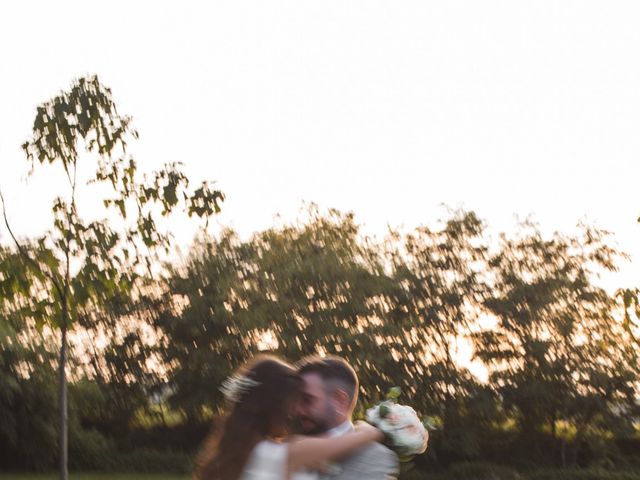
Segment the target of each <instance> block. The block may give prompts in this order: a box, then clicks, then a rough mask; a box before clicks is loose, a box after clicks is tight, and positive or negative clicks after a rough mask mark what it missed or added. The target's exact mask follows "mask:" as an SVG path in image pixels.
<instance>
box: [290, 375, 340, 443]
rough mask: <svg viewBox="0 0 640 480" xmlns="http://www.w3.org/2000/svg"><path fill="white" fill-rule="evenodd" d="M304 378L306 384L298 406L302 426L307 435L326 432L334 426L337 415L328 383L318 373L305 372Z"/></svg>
mask: <svg viewBox="0 0 640 480" xmlns="http://www.w3.org/2000/svg"><path fill="white" fill-rule="evenodd" d="M302 378H303V380H304V386H303V389H302V396H301V399H300V405H299V407H298V420H299V422H300V427H301V428H302V431H303V433H305V434H306V435H318V434H320V433H324V432H326V431H327V430H329V429H330V428H331V427H332V426H333V425H332V420H333V418H334V416H335V415H334V412H333V409H332V408H331V401H330V398H329V397H330V396H329V394H328V393H327V389H326V385H325V383H324V380H323V379H322V377H321V376H320V375H318V374H317V373H313V372H309V373H305V374H304V375H302Z"/></svg>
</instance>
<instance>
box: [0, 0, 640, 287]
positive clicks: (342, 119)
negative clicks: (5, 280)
mask: <svg viewBox="0 0 640 480" xmlns="http://www.w3.org/2000/svg"><path fill="white" fill-rule="evenodd" d="M639 25H640V3H639V2H637V1H628V2H616V1H606V2H605V1H601V2H595V1H587V0H579V1H566V0H564V1H560V2H559V1H557V0H553V1H541V0H535V1H529V2H522V1H516V0H505V1H480V0H469V1H440V2H435V1H424V0H422V1H402V2H391V1H387V2H381V1H374V0H363V1H344V0H340V1H327V0H322V1H313V2H311V1H306V0H291V1H286V2H282V1H268V0H259V1H250V2H249V1H239V0H232V1H217V2H215V1H213V2H211V1H209V2H204V1H202V2H188V1H180V2H176V1H174V2H166V1H154V2H143V1H138V2H133V1H109V2H86V1H77V2H72V1H55V2H52V1H41V2H31V1H20V2H3V3H2V4H1V5H0V87H1V88H0V188H2V191H3V192H4V194H5V197H6V200H7V202H8V204H9V205H8V206H9V210H10V219H11V221H12V222H13V224H14V225H15V230H16V231H17V232H19V233H20V234H22V235H30V234H34V233H37V232H39V231H41V230H42V229H43V228H45V227H46V226H47V222H48V220H49V205H50V199H51V197H52V196H53V195H54V194H55V193H56V192H57V191H58V190H59V188H60V185H61V184H60V182H58V181H57V180H56V179H55V177H52V176H51V175H50V174H40V175H38V176H36V177H35V178H34V179H32V180H31V182H30V183H29V184H27V185H25V184H24V183H21V179H22V178H23V177H24V176H25V173H26V171H27V164H26V161H25V159H24V156H23V154H22V152H21V150H20V144H21V143H22V142H23V141H24V140H25V139H26V138H27V136H28V134H29V131H30V128H31V124H32V121H33V118H34V115H35V107H36V105H37V104H38V103H40V102H42V101H44V100H47V99H49V98H50V97H52V96H54V95H55V94H56V93H57V92H58V91H60V90H61V89H64V88H67V87H68V86H69V85H70V83H71V81H72V79H73V78H75V77H78V76H81V75H85V74H93V73H96V74H98V75H99V76H100V78H101V80H102V82H103V83H105V84H106V85H108V86H109V87H111V88H112V90H113V93H114V98H115V100H116V103H117V104H118V106H119V108H120V111H121V112H123V113H127V114H130V115H132V116H133V117H134V123H135V126H136V127H137V129H138V130H139V132H140V140H139V141H138V142H137V144H136V145H135V148H134V153H135V155H136V158H137V160H138V162H139V164H140V167H141V168H142V169H144V170H151V169H154V168H159V167H160V166H161V165H162V164H164V163H166V162H172V161H182V162H184V163H185V164H186V170H187V172H188V174H189V176H190V177H191V179H192V180H194V181H200V180H203V179H211V180H216V181H217V183H218V186H219V188H221V189H222V190H223V191H224V192H225V193H226V195H227V201H226V202H225V203H224V205H223V213H222V214H221V215H220V216H219V217H218V219H217V222H218V223H219V225H230V226H232V227H234V228H236V229H237V230H239V231H240V232H241V233H242V234H245V235H248V234H249V233H250V232H252V231H255V230H259V229H263V228H266V227H268V226H270V225H273V223H274V215H275V214H278V213H279V214H282V216H283V218H284V219H292V218H294V217H295V216H296V215H297V213H298V211H299V209H300V206H301V203H302V202H303V201H310V202H316V203H318V204H319V205H320V206H321V207H324V208H328V207H335V208H338V209H341V210H344V211H353V212H355V214H356V218H357V219H358V220H359V221H360V222H361V223H363V224H364V225H365V227H366V231H368V232H372V233H377V234H379V233H383V232H384V229H385V226H386V225H387V224H391V225H394V226H396V225H404V226H405V227H406V228H412V227H415V226H417V225H419V224H421V223H429V224H433V222H434V220H435V219H437V218H439V217H442V216H443V215H446V212H445V211H444V210H443V209H442V208H441V207H440V205H441V204H442V203H445V204H448V205H450V206H453V207H459V206H462V207H464V208H467V209H471V210H474V211H476V212H477V213H478V214H479V215H480V216H481V217H482V218H484V219H486V220H487V222H488V224H489V226H490V228H491V230H492V231H493V232H498V231H501V230H507V231H509V230H510V229H512V228H513V226H514V224H515V215H518V216H520V217H525V216H527V215H530V214H532V215H533V216H534V217H535V219H537V220H538V221H539V222H540V224H541V226H542V227H543V229H544V230H545V231H552V230H560V231H565V232H570V231H572V229H573V227H574V225H575V224H576V223H577V222H578V221H579V220H581V219H586V220H587V221H588V222H589V223H592V224H595V225H597V226H600V227H602V228H606V229H609V230H611V231H612V232H614V233H615V238H616V239H617V241H618V243H619V245H620V247H621V248H623V249H624V250H626V251H627V252H629V253H630V254H632V255H633V257H634V261H633V262H632V263H630V264H628V265H626V266H624V267H623V269H622V271H621V273H620V274H618V275H616V276H614V277H611V278H609V279H608V280H607V281H608V282H609V285H614V286H623V285H624V286H638V284H640V225H638V224H637V223H636V218H637V217H638V216H640V194H639V193H638V190H639V189H638V185H639V182H640V175H639V174H640V166H639V165H640V163H639V161H638V160H639V159H640V135H638V132H640V62H639V61H638V53H639V51H640V28H638V26H639ZM86 204H87V205H91V202H90V201H87V202H86ZM87 213H88V214H91V211H90V209H89V211H88V212H87ZM176 230H177V233H178V237H179V239H180V241H181V242H184V243H186V242H187V241H188V238H189V235H191V233H192V230H190V229H189V228H186V227H185V226H184V224H179V225H178V227H177V228H176ZM6 240H7V238H6V232H5V230H4V229H3V228H0V241H6Z"/></svg>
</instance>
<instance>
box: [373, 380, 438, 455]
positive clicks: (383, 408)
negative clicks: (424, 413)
mask: <svg viewBox="0 0 640 480" xmlns="http://www.w3.org/2000/svg"><path fill="white" fill-rule="evenodd" d="M399 396H400V389H399V388H398V387H395V388H392V389H391V391H390V392H389V394H388V395H387V400H385V401H383V402H381V403H379V404H378V405H376V406H375V407H373V408H370V409H368V410H367V421H368V422H369V423H371V424H372V425H375V426H376V427H378V428H379V429H380V430H382V432H383V433H384V434H385V435H386V436H387V439H388V444H389V447H390V448H391V449H393V450H394V451H395V452H396V453H397V454H398V455H399V456H400V457H412V456H414V455H419V454H421V453H423V452H424V451H425V450H426V449H427V443H428V442H429V432H428V431H427V428H426V427H427V426H429V427H430V428H433V427H431V423H428V424H427V425H426V426H425V424H424V423H423V422H421V421H420V418H418V414H417V413H416V411H415V410H414V409H413V408H411V407H409V406H407V405H400V404H398V403H397V398H398V397H399Z"/></svg>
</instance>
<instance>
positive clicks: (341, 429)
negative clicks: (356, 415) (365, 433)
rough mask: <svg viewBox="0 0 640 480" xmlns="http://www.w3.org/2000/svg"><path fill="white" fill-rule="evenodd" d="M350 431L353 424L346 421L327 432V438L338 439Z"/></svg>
mask: <svg viewBox="0 0 640 480" xmlns="http://www.w3.org/2000/svg"><path fill="white" fill-rule="evenodd" d="M352 429H353V423H351V420H347V421H345V422H344V423H341V424H340V425H338V426H337V427H333V428H332V429H331V430H329V431H328V432H327V435H328V436H329V437H339V436H341V435H344V434H345V433H347V432H348V431H349V430H352Z"/></svg>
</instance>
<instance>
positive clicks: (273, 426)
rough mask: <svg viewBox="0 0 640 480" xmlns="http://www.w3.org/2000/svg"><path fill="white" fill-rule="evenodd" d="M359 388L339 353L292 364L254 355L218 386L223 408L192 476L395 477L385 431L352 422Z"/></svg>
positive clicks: (241, 479)
mask: <svg viewBox="0 0 640 480" xmlns="http://www.w3.org/2000/svg"><path fill="white" fill-rule="evenodd" d="M358 388H359V382H358V377H357V376H356V373H355V371H354V370H353V368H352V367H351V366H350V365H349V364H348V363H347V362H346V361H345V360H343V359H342V358H340V357H309V358H305V359H303V360H302V361H301V362H299V363H298V364H297V365H296V366H292V365H290V364H288V363H286V362H283V361H282V360H280V359H278V358H276V357H272V356H261V357H257V358H255V359H254V360H252V361H251V362H249V363H248V364H247V365H245V366H243V367H241V368H240V369H239V370H238V371H237V372H236V373H235V374H234V375H233V376H231V377H230V378H229V379H228V380H227V381H226V382H225V384H224V385H223V388H222V390H223V392H224V394H225V396H226V398H227V401H228V411H227V413H226V416H225V417H224V418H223V419H222V420H221V422H220V423H219V424H218V427H217V428H216V429H215V431H214V433H213V434H212V436H211V437H210V438H209V439H208V440H207V441H206V442H205V444H204V446H203V448H202V451H201V453H200V457H199V461H198V465H197V467H196V471H195V474H194V478H195V479H196V480H322V479H329V478H331V479H335V480H356V479H371V480H383V479H388V478H395V477H397V474H398V458H397V456H396V454H395V453H393V452H392V451H391V450H389V449H388V448H386V447H384V446H383V445H382V444H381V443H378V442H382V441H383V439H384V434H383V433H382V432H381V431H380V430H378V429H377V428H376V427H373V426H371V425H369V424H366V423H364V422H362V423H358V424H357V425H355V426H354V425H353V424H352V422H351V416H352V413H353V410H354V407H355V405H356V402H357V400H358ZM294 425H297V427H296V428H294V427H293V426H294Z"/></svg>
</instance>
